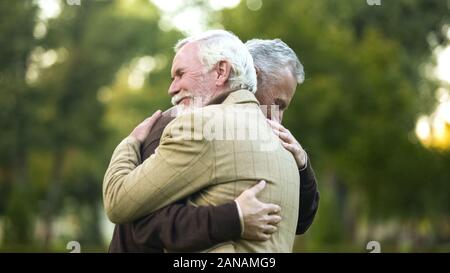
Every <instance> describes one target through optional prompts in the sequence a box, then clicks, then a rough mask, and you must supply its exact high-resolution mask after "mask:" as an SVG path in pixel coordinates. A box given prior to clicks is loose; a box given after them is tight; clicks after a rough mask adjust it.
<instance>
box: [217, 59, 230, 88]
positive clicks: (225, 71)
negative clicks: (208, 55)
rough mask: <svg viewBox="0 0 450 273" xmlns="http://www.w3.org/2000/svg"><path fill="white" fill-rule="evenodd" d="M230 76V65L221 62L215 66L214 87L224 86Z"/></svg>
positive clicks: (223, 61)
mask: <svg viewBox="0 0 450 273" xmlns="http://www.w3.org/2000/svg"><path fill="white" fill-rule="evenodd" d="M230 74H231V64H230V63H229V62H228V61H225V60H222V61H220V62H218V63H217V65H216V86H222V85H225V84H226V82H227V81H228V79H229V78H230Z"/></svg>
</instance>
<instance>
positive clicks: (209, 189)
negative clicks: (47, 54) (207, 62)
mask: <svg viewBox="0 0 450 273" xmlns="http://www.w3.org/2000/svg"><path fill="white" fill-rule="evenodd" d="M139 148H140V143H139V141H137V140H136V139H135V138H133V137H127V138H125V139H124V140H123V141H122V142H121V143H120V144H119V145H118V146H117V148H116V149H115V151H114V153H113V155H112V158H111V162H110V164H109V167H108V169H107V171H106V174H105V177H104V181H103V201H104V206H105V211H106V214H107V216H108V217H109V219H110V220H111V221H112V222H114V223H125V222H130V221H133V220H136V219H138V218H139V217H142V216H144V215H147V214H149V213H151V212H154V211H156V210H157V209H159V208H162V207H164V206H167V205H169V204H171V203H173V202H175V201H177V200H180V199H185V198H187V200H188V201H187V202H189V203H191V204H193V205H196V206H203V205H218V204H222V203H225V202H229V201H231V200H233V199H235V198H236V197H237V196H239V194H240V193H241V192H242V191H244V190H245V189H248V188H249V187H250V186H253V185H255V184H256V182H258V181H259V180H262V179H264V180H266V181H267V186H266V188H265V189H264V190H263V191H262V192H261V193H260V194H259V195H258V198H259V199H260V200H261V201H263V202H271V203H275V204H278V205H280V206H281V208H282V210H281V217H282V221H281V223H280V224H279V229H278V231H277V232H276V233H275V234H273V236H272V237H271V239H270V240H268V241H265V242H256V241H247V240H243V239H240V240H235V241H230V242H226V243H224V244H221V245H217V246H215V247H214V248H212V249H208V250H205V251H206V252H291V251H292V247H293V244H294V238H295V229H296V225H297V220H298V219H297V218H298V209H299V208H298V204H299V187H300V185H299V180H300V179H299V173H298V168H297V165H296V162H295V160H294V158H293V156H292V154H291V153H290V152H288V151H287V150H285V149H284V148H283V147H282V146H281V144H280V140H279V139H278V137H277V136H275V134H273V132H272V129H271V128H270V126H269V125H268V124H267V121H266V118H265V116H264V115H263V113H262V112H261V110H260V108H259V104H258V101H257V100H256V98H255V96H254V95H253V94H252V93H251V92H249V91H247V90H238V91H235V92H233V93H231V94H230V95H229V96H228V97H227V98H226V99H225V100H224V101H223V102H222V103H221V104H217V105H210V106H206V107H203V108H199V109H196V110H194V111H192V112H190V113H185V114H183V115H181V116H178V117H177V118H175V119H174V120H173V121H171V122H170V123H169V124H168V125H167V127H166V128H165V130H164V132H163V134H162V137H161V141H160V145H159V147H158V149H157V150H156V152H155V154H153V155H152V156H151V157H149V158H148V159H147V160H145V161H144V162H142V164H141V162H140V152H139Z"/></svg>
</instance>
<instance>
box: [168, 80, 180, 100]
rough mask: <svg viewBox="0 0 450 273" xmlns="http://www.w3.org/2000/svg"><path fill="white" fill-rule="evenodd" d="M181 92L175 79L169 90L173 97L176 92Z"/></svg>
mask: <svg viewBox="0 0 450 273" xmlns="http://www.w3.org/2000/svg"><path fill="white" fill-rule="evenodd" d="M179 92H180V88H178V85H177V84H176V82H175V81H173V82H172V83H171V84H170V86H169V90H168V93H169V96H171V97H173V96H175V95H176V94H178V93H179Z"/></svg>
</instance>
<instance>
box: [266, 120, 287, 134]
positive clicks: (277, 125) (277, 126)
mask: <svg viewBox="0 0 450 273" xmlns="http://www.w3.org/2000/svg"><path fill="white" fill-rule="evenodd" d="M267 122H268V123H269V124H270V126H272V128H274V129H277V130H278V131H281V132H286V131H287V129H286V128H284V126H283V125H281V124H280V123H278V122H275V121H273V120H270V119H267Z"/></svg>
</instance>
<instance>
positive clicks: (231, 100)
mask: <svg viewBox="0 0 450 273" xmlns="http://www.w3.org/2000/svg"><path fill="white" fill-rule="evenodd" d="M242 103H255V104H257V105H259V102H258V100H257V99H256V97H255V95H254V94H253V93H252V92H250V91H248V90H246V89H239V90H236V91H231V92H227V93H224V94H222V95H220V96H218V97H217V98H215V99H213V100H212V101H211V102H210V103H208V105H212V104H242Z"/></svg>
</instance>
